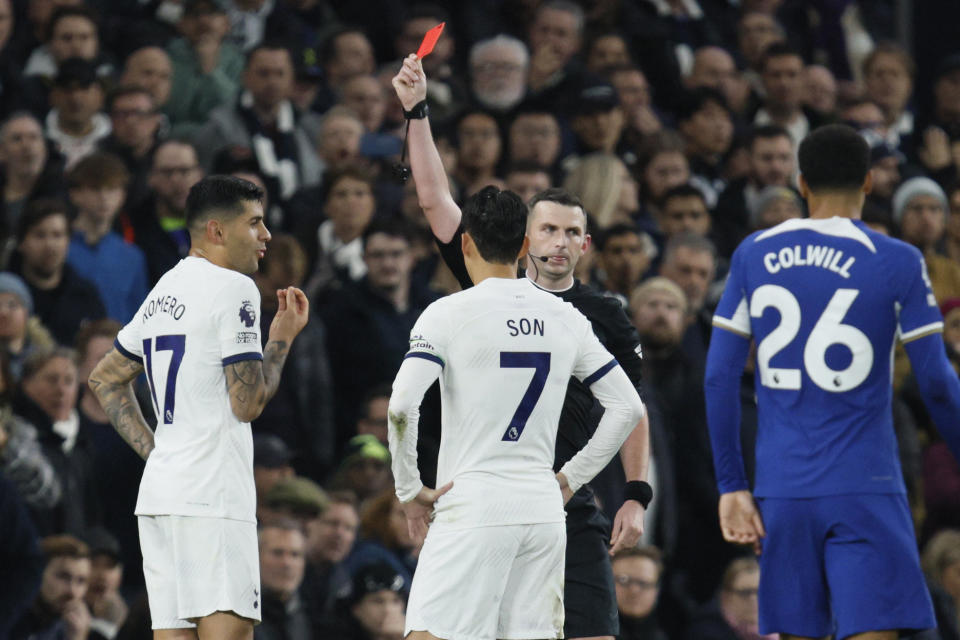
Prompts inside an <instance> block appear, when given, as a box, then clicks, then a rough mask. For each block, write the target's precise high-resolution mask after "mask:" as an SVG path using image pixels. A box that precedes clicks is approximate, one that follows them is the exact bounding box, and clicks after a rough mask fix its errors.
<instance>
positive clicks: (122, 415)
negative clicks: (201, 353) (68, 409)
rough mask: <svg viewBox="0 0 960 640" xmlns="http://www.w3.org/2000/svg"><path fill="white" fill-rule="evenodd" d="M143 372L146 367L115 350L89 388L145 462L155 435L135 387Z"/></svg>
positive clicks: (98, 367)
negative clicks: (136, 380)
mask: <svg viewBox="0 0 960 640" xmlns="http://www.w3.org/2000/svg"><path fill="white" fill-rule="evenodd" d="M142 372H143V365H141V364H140V363H138V362H134V361H133V360H131V359H130V358H127V357H126V356H124V355H123V354H121V353H120V352H119V351H117V350H116V349H115V348H114V349H111V350H110V351H109V352H107V355H105V356H104V357H103V359H102V360H101V361H100V363H99V364H98V365H97V366H96V367H95V368H94V370H93V371H92V372H91V373H90V379H89V382H88V384H89V385H90V389H91V390H92V391H93V394H94V395H95V396H96V397H97V400H98V401H99V402H100V406H101V407H103V410H104V412H105V413H106V414H107V415H108V416H109V417H110V423H111V424H113V428H114V429H116V430H117V433H119V434H120V437H121V438H123V439H124V440H125V441H126V443H127V444H129V445H130V446H131V447H133V450H134V451H136V452H137V455H139V456H140V457H141V458H143V459H144V460H146V459H147V456H149V455H150V452H151V451H153V446H154V443H153V431H151V430H150V427H149V426H148V425H147V421H146V420H145V419H144V417H143V412H142V411H140V405H139V404H138V403H137V399H136V397H135V396H134V394H133V385H132V384H131V383H132V382H133V381H134V380H135V379H136V378H137V376H139V375H140V374H141V373H142Z"/></svg>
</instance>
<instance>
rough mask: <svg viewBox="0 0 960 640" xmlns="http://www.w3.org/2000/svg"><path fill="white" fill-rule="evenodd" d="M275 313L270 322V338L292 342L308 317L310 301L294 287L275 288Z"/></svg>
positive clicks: (305, 323) (305, 324)
mask: <svg viewBox="0 0 960 640" xmlns="http://www.w3.org/2000/svg"><path fill="white" fill-rule="evenodd" d="M277 303H278V306H277V315H275V316H274V317H273V322H272V323H270V339H271V340H285V341H287V342H292V341H293V339H294V338H296V337H297V334H299V333H300V331H301V330H303V328H304V327H305V326H307V320H309V319H310V302H309V301H308V300H307V296H306V294H304V293H303V291H301V290H300V289H297V288H296V287H287V288H286V289H277Z"/></svg>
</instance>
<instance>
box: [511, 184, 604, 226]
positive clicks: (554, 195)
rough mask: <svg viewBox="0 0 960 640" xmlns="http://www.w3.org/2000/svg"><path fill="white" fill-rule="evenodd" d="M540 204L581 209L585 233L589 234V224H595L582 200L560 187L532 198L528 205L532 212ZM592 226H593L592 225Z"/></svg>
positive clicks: (546, 190)
mask: <svg viewBox="0 0 960 640" xmlns="http://www.w3.org/2000/svg"><path fill="white" fill-rule="evenodd" d="M539 202H554V203H556V204H560V205H563V206H565V207H579V208H580V211H583V217H584V221H583V226H584V229H583V232H584V233H586V232H587V223H588V222H593V218H592V217H591V216H590V214H589V213H588V212H587V210H586V208H585V207H584V206H583V202H581V201H580V198H578V197H577V196H576V195H575V194H573V193H571V192H569V191H567V190H566V189H562V188H560V187H550V188H549V189H544V190H543V191H541V192H540V193H538V194H535V195H534V196H533V197H532V198H530V202H529V203H527V206H529V207H530V211H533V208H534V207H535V206H537V203H539ZM590 226H593V225H592V224H591V225H590Z"/></svg>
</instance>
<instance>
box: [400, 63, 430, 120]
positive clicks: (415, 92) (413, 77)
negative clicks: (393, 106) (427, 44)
mask: <svg viewBox="0 0 960 640" xmlns="http://www.w3.org/2000/svg"><path fill="white" fill-rule="evenodd" d="M392 82H393V88H394V89H395V90H396V92H397V97H398V98H400V104H402V105H403V108H404V109H406V110H407V111H410V110H411V109H413V108H414V107H415V106H417V103H418V102H421V101H422V100H426V98H427V76H426V74H424V73H423V64H422V63H421V62H420V59H419V58H417V54H415V53H411V54H410V55H408V56H407V57H406V58H405V59H404V60H403V66H402V67H400V71H399V72H398V73H397V75H395V76H394V77H393V80H392Z"/></svg>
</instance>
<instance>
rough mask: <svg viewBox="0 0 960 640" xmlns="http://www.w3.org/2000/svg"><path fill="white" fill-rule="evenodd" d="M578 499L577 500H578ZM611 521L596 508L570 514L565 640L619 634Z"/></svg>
mask: <svg viewBox="0 0 960 640" xmlns="http://www.w3.org/2000/svg"><path fill="white" fill-rule="evenodd" d="M575 499H576V498H575ZM609 539H610V521H609V520H607V518H606V517H605V516H604V515H603V514H602V513H601V512H600V511H599V510H598V509H597V508H596V507H595V506H594V505H593V504H583V505H577V506H576V507H574V508H571V509H568V511H567V560H566V578H565V580H564V586H563V604H564V608H565V609H566V618H565V622H564V625H563V634H564V637H566V638H589V637H593V636H616V635H617V634H619V633H620V622H619V617H618V615H617V594H616V589H615V587H614V584H613V569H612V567H611V565H610V555H609V547H608V546H607V541H608V540H609Z"/></svg>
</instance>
